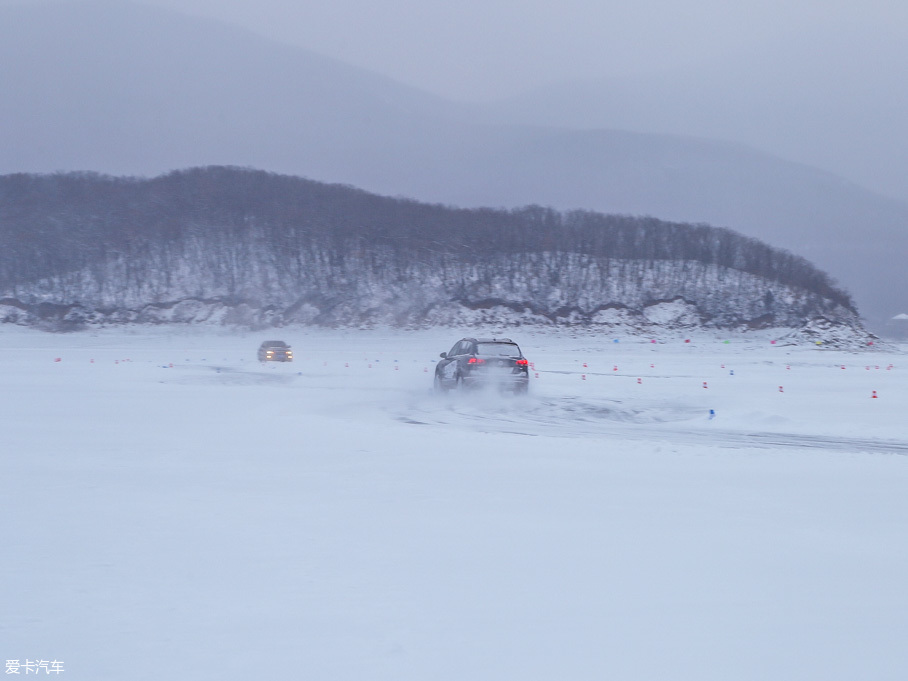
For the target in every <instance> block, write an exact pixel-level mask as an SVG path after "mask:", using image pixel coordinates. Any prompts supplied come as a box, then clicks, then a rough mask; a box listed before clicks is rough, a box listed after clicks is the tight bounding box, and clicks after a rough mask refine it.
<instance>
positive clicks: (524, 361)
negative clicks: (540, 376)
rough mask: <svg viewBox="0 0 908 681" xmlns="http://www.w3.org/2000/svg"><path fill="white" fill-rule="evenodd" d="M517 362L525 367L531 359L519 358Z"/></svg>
mask: <svg viewBox="0 0 908 681" xmlns="http://www.w3.org/2000/svg"><path fill="white" fill-rule="evenodd" d="M516 364H519V365H520V366H522V367H523V366H526V365H527V364H529V360H525V359H518V360H517V362H516Z"/></svg>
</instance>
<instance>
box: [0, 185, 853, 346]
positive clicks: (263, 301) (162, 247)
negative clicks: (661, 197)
mask: <svg viewBox="0 0 908 681" xmlns="http://www.w3.org/2000/svg"><path fill="white" fill-rule="evenodd" d="M0 239H2V242H3V243H4V244H5V245H6V247H5V248H4V249H3V251H0V321H5V322H13V323H20V324H39V325H43V326H45V327H47V328H53V329H58V330H59V329H69V328H78V327H80V326H84V325H86V324H111V323H122V322H139V323H142V322H146V323H156V322H187V323H195V322H218V323H235V324H245V325H250V326H281V325H284V324H288V323H308V324H323V325H331V326H337V325H341V326H351V325H353V326H359V325H364V324H365V325H369V324H392V325H397V326H430V325H438V324H441V325H462V326H476V325H480V324H483V325H486V324H492V325H495V326H500V325H503V324H509V325H510V324H535V325H546V326H548V325H564V324H583V325H593V326H598V327H602V328H606V329H607V328H611V327H616V328H620V329H622V330H625V331H626V330H628V329H631V330H633V329H637V330H644V329H646V330H652V329H663V330H664V329H666V328H670V329H679V328H694V327H702V326H706V327H712V328H722V329H728V328H736V329H740V328H766V327H773V328H776V327H788V328H803V327H806V326H807V325H811V324H813V325H814V326H816V325H817V324H818V323H820V322H821V326H823V328H832V329H842V328H844V329H848V330H849V335H851V336H853V335H854V334H858V335H861V334H862V333H863V331H862V330H861V326H860V323H859V321H858V317H857V313H856V310H855V308H854V305H853V303H852V301H851V298H850V297H849V296H848V294H847V293H845V292H844V291H842V290H841V289H839V288H837V287H836V286H835V285H833V284H832V282H831V281H830V279H829V277H828V276H827V275H826V274H824V273H823V272H821V271H819V270H817V269H816V268H814V267H813V266H812V265H810V264H809V263H808V262H806V261H805V260H804V259H802V258H800V257H798V256H794V255H792V254H790V253H787V252H784V251H779V250H775V249H773V248H771V247H769V246H767V245H765V244H763V243H761V242H759V241H757V240H755V239H751V238H747V237H743V236H741V235H738V234H736V233H734V232H731V231H730V230H726V229H717V228H713V227H707V226H703V225H699V226H697V225H685V224H678V223H667V222H662V221H659V220H655V219H653V218H634V217H622V216H607V215H602V214H599V213H590V212H583V211H574V212H570V213H558V212H556V211H553V210H551V209H546V208H541V207H529V208H524V209H520V210H512V211H506V210H491V209H453V208H447V207H444V206H440V205H429V204H422V203H417V202H415V201H412V200H405V199H393V198H386V197H380V196H377V195H374V194H369V193H366V192H363V191H360V190H357V189H353V188H351V187H347V186H342V185H326V184H321V183H317V182H313V181H311V180H304V179H300V178H295V177H290V176H282V175H274V174H270V173H265V172H261V171H252V170H244V169H237V168H224V167H210V168H200V169H193V170H188V171H183V172H174V173H170V174H167V175H164V176H160V177H157V178H154V179H151V180H138V179H130V178H112V177H105V176H99V175H92V174H85V173H81V174H56V175H42V176H36V175H24V174H17V175H7V176H0Z"/></svg>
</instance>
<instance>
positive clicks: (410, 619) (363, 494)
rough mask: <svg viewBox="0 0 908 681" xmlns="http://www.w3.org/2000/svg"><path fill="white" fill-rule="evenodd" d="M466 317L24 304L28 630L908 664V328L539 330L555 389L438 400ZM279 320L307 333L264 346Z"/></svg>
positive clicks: (461, 661) (253, 658) (102, 658)
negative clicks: (444, 360) (112, 317)
mask: <svg viewBox="0 0 908 681" xmlns="http://www.w3.org/2000/svg"><path fill="white" fill-rule="evenodd" d="M461 335H463V333H462V332H461V331H450V330H434V331H420V332H402V331H381V330H370V331H346V332H340V331H335V332H330V331H314V330H310V329H300V328H296V329H284V330H279V331H274V330H271V331H266V332H263V333H255V334H253V333H248V332H229V331H226V330H207V331H204V330H193V331H186V330H180V329H177V330H173V329H152V330H148V329H131V330H123V329H121V330H105V331H99V332H84V333H77V334H69V335H54V334H45V333H41V332H37V331H33V330H26V329H21V328H17V327H3V328H0V386H2V391H0V400H2V415H3V438H2V445H0V448H2V449H0V451H2V454H0V466H2V467H0V481H2V484H3V493H2V495H0V539H2V551H3V555H2V561H0V603H2V608H0V656H3V659H4V660H17V659H18V660H20V661H21V662H22V663H24V662H25V661H26V659H29V660H35V659H43V660H55V659H56V660H59V661H63V663H64V669H65V671H64V672H63V673H62V674H60V675H58V676H60V677H61V678H66V679H69V680H70V681H76V680H79V679H85V680H88V679H91V680H92V681H99V680H100V681H106V680H111V681H112V680H114V679H117V680H119V679H131V680H132V679H136V680H145V679H149V680H151V679H155V680H157V679H171V678H172V679H176V678H186V679H218V680H225V679H226V680H231V679H259V678H286V679H319V680H329V679H350V680H356V681H361V680H364V679H370V680H371V679H388V680H392V679H393V680H395V681H400V680H406V679H412V680H413V681H417V680H418V681H425V680H428V679H433V680H437V679H450V680H451V681H454V680H457V681H461V680H465V679H470V680H479V679H490V680H491V679H495V680H500V679H515V680H517V679H519V680H520V681H527V680H535V679H565V680H568V679H569V680H572V681H573V680H577V679H590V680H593V679H596V680H601V679H653V680H666V679H671V680H678V679H690V680H691V681H706V680H709V679H716V680H717V681H719V680H721V681H728V680H729V679H735V680H741V679H753V680H755V681H756V680H759V681H765V680H767V679H772V680H773V681H780V680H784V679H805V680H807V679H810V680H814V679H823V680H824V681H828V680H833V679H848V680H852V679H873V680H874V681H883V680H888V679H892V680H893V681H895V680H896V679H898V680H899V681H901V680H902V679H904V678H906V676H908V646H906V645H905V643H904V642H905V640H908V532H906V526H908V418H906V413H908V380H906V371H908V366H906V364H908V363H906V362H905V357H906V355H904V354H902V352H900V351H899V350H898V349H887V350H880V351H874V352H861V353H850V352H841V351H833V350H823V349H818V348H816V347H782V346H781V345H778V344H776V345H772V344H771V343H770V338H771V337H772V336H770V335H768V334H762V335H755V336H750V337H747V338H746V339H745V338H742V337H740V336H732V337H730V338H728V339H724V338H720V337H715V336H711V335H704V334H700V335H698V336H696V337H692V338H691V339H690V340H691V342H685V339H684V338H683V337H681V338H670V339H660V341H659V342H657V343H651V342H650V341H649V339H640V338H633V337H623V336H622V337H618V338H617V340H618V342H615V341H616V338H615V337H612V336H609V337H602V336H594V335H572V334H571V333H569V332H565V331H561V332H539V331H530V330H525V329H516V330H513V329H512V330H509V331H507V333H506V335H508V336H510V337H511V338H513V339H514V340H515V341H516V342H518V343H519V344H520V345H521V347H522V349H523V351H524V354H525V355H526V356H527V357H528V359H529V360H530V361H531V362H532V363H533V367H532V369H531V372H530V375H531V385H530V394H529V396H527V397H518V398H514V397H503V396H500V395H498V394H496V393H494V392H491V391H489V392H475V393H468V394H462V395H459V394H454V395H444V396H436V395H434V394H433V392H432V389H431V386H432V372H433V369H434V363H435V360H436V359H437V358H438V353H439V352H442V351H447V350H448V349H450V347H451V345H452V344H453V343H454V341H456V340H457V339H458V338H459V337H460V336H461ZM476 335H492V330H488V331H482V332H477V334H476ZM272 337H273V338H281V339H283V340H285V341H287V342H288V343H290V344H291V345H293V348H294V354H295V358H296V359H295V361H294V362H293V363H288V364H268V365H262V364H260V363H258V362H257V361H256V360H255V351H256V348H257V347H258V344H259V343H260V342H261V341H262V340H265V339H266V338H268V339H270V338H272ZM726 340H728V342H726ZM58 360H59V361H58ZM537 375H538V377H537ZM874 394H876V395H877V397H876V398H874V397H873V395H874ZM711 410H712V411H713V412H714V414H713V417H712V418H710V416H711V414H710V411H711ZM23 673H24V670H23ZM42 675H43V671H42Z"/></svg>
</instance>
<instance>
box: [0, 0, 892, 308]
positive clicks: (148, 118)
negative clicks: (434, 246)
mask: <svg viewBox="0 0 908 681" xmlns="http://www.w3.org/2000/svg"><path fill="white" fill-rule="evenodd" d="M0 92H2V93H3V97H2V98H0V172H9V173H13V172H53V171H57V170H94V171H100V172H104V173H113V174H127V175H143V176H148V175H156V174H159V173H162V172H166V171H169V170H172V169H175V168H185V167H190V166H198V165H209V164H225V165H238V166H248V167H257V168H264V169H267V170H271V171H276V172H282V173H289V174H294V175H304V176H307V177H312V178H316V179H319V180H324V181H330V182H342V183H347V184H353V185H356V186H360V187H363V188H365V189H367V190H370V191H375V192H379V193H382V194H388V195H401V196H409V197H413V198H415V199H419V200H424V201H431V202H442V203H448V204H455V205H461V206H464V207H478V206H502V207H518V206H524V205H529V204H541V205H549V206H552V207H554V208H557V209H560V210H572V209H588V210H598V211H604V212H608V213H624V214H632V215H652V216H656V217H659V218H662V219H666V220H675V221H685V222H692V223H703V222H706V223H711V224H714V225H718V226H725V227H730V228H733V229H735V230H738V231H740V232H743V233H745V234H748V235H751V236H755V237H758V238H761V239H764V240H766V241H769V242H770V243H772V244H773V245H774V246H779V247H784V248H788V249H790V250H792V251H794V252H797V253H799V254H802V255H803V256H805V257H808V258H810V259H811V260H812V261H813V262H815V263H817V265H819V266H820V267H822V268H824V269H825V270H827V271H829V272H830V273H831V274H832V276H833V277H835V278H836V279H837V280H839V281H840V282H841V283H842V284H843V285H844V286H847V287H848V289H849V290H850V291H852V292H853V294H854V296H855V299H856V301H857V303H858V306H859V308H860V310H861V312H862V313H863V314H864V315H865V316H866V317H867V318H868V319H870V320H871V321H872V322H876V321H879V320H885V319H888V318H890V317H891V316H892V315H894V314H896V313H898V312H902V311H903V310H904V309H905V308H906V307H908V300H906V297H908V293H906V291H908V270H906V269H905V268H904V267H903V263H902V260H903V258H902V254H904V253H905V252H908V227H906V225H908V205H905V204H902V203H899V202H897V201H894V200H889V199H885V198H883V197H880V196H877V195H874V194H872V193H870V192H868V191H865V190H862V189H861V188H860V187H857V186H855V185H853V184H850V183H848V182H846V181H844V180H842V179H840V178H838V177H836V176H833V175H830V174H828V173H823V172H820V171H817V170H815V169H812V168H809V167H806V166H802V165H797V164H794V163H790V162H784V161H781V160H779V159H776V158H773V157H770V156H767V155H765V154H760V153H757V152H755V151H753V150H751V149H748V148H746V147H742V146H736V145H732V144H728V143H720V142H715V141H710V140H706V139H698V138H691V137H679V136H671V135H650V134H641V133H631V132H624V131H618V130H570V129H559V128H552V127H542V126H527V125H514V124H511V123H509V122H507V121H501V122H499V123H494V124H493V123H489V122H485V123H483V122H480V116H479V115H478V114H477V113H476V112H474V111H469V110H468V109H467V108H466V107H463V106H460V105H456V104H452V103H449V102H445V101H444V100H441V99H439V98H436V97H432V96H429V95H426V94H424V93H421V92H419V91H417V90H414V89H412V88H408V87H405V86H403V85H400V84H398V83H395V82H393V81H391V80H389V79H387V78H384V77H381V76H378V75H376V74H373V73H369V72H367V71H363V70H359V69H355V68H353V67H350V66H346V65H344V64H342V63H339V62H336V61H333V60H330V59H326V58H323V57H320V56H318V55H315V54H312V53H310V52H306V51H304V50H300V49H296V48H291V47H288V46H284V45H279V44H275V43H271V42H269V41H267V40H264V39H262V38H259V37H257V36H255V35H254V34H251V33H248V32H246V31H243V30H240V29H236V28H233V27H230V26H227V25H224V24H220V23H217V22H212V21H207V20H203V19H196V18H189V17H185V16H182V15H180V14H176V13H171V12H166V11H161V10H157V9H153V8H149V7H145V6H142V5H132V4H130V3H127V2H112V1H110V0H108V1H90V2H85V3H52V4H43V3H40V2H35V3H29V4H27V5H24V6H18V7H16V6H14V7H2V8H0Z"/></svg>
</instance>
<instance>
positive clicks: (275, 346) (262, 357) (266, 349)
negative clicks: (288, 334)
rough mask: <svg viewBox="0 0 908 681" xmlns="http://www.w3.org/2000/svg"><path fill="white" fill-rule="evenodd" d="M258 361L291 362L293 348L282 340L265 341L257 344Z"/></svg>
mask: <svg viewBox="0 0 908 681" xmlns="http://www.w3.org/2000/svg"><path fill="white" fill-rule="evenodd" d="M258 357H259V362H292V361H293V350H292V349H291V348H290V346H289V345H287V344H286V343H285V342H284V341H279V340H272V341H265V342H264V343H262V344H261V345H260V346H259V354H258Z"/></svg>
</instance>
